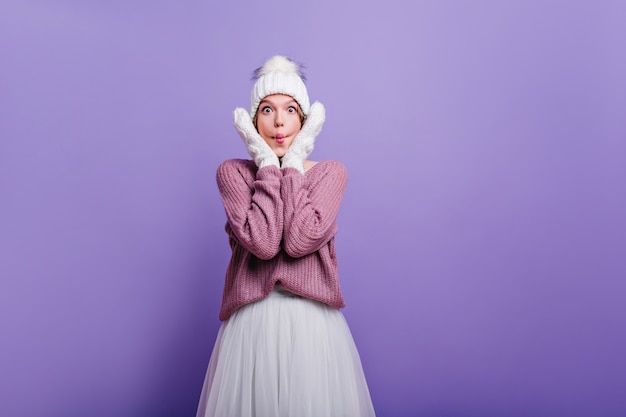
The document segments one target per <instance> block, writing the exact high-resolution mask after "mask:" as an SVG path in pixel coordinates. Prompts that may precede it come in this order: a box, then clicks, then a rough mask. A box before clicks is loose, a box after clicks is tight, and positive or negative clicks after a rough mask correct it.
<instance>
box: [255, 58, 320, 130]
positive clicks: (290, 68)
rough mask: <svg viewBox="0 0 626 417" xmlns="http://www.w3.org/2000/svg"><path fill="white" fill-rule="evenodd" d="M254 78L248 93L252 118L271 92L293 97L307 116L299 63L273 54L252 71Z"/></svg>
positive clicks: (307, 110)
mask: <svg viewBox="0 0 626 417" xmlns="http://www.w3.org/2000/svg"><path fill="white" fill-rule="evenodd" d="M254 78H255V79H256V83H255V84H254V87H252V92H251V93H250V117H252V118H254V116H255V115H256V112H257V109H258V108H259V103H261V100H263V99H264V98H265V97H267V96H269V95H271V94H286V95H288V96H291V97H293V98H294V99H295V100H296V101H297V102H298V105H299V106H300V109H301V110H302V112H303V113H304V115H305V116H308V114H309V109H310V107H311V106H310V104H309V94H308V93H307V90H306V86H305V85H304V80H305V77H304V74H303V73H302V66H301V65H300V64H298V63H297V62H295V61H292V60H291V59H289V58H287V57H285V56H282V55H275V56H273V57H271V58H270V59H268V60H267V61H265V64H263V66H262V67H260V68H257V69H256V70H255V71H254Z"/></svg>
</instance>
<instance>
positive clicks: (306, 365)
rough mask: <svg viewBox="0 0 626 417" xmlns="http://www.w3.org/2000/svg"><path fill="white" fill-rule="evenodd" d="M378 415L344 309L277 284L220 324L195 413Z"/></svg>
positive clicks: (231, 416)
mask: <svg viewBox="0 0 626 417" xmlns="http://www.w3.org/2000/svg"><path fill="white" fill-rule="evenodd" d="M374 415H375V413H374V408H373V406H372V401H371V399H370V394H369V390H368V388H367V382H366V380H365V376H364V375H363V369H362V367H361V360H360V358H359V354H358V352H357V349H356V346H355V344H354V340H353V339H352V335H351V333H350V330H349V328H348V325H347V323H346V321H345V319H344V316H343V314H342V313H341V312H340V311H339V310H337V309H334V308H332V307H329V306H327V305H325V304H322V303H319V302H316V301H311V300H308V299H305V298H302V297H298V296H295V295H294V294H292V293H290V292H287V291H285V290H283V289H282V288H280V287H278V288H276V289H274V291H272V293H271V294H270V295H269V296H268V297H266V298H265V299H263V300H261V301H258V302H255V303H252V304H249V305H247V306H244V307H242V308H240V309H239V310H238V311H237V312H235V313H234V314H233V315H232V316H231V317H230V318H229V319H228V320H226V321H225V322H224V323H223V324H222V326H221V328H220V330H219V332H218V335H217V340H216V342H215V347H214V348H213V353H212V354H211V360H210V361H209V367H208V370H207V374H206V378H205V380H204V386H203V387H202V394H201V397H200V403H199V406H198V412H197V417H208V416H212V417H213V416H216V417H283V416H284V417H330V416H333V417H334V416H345V417H362V416H363V417H364V416H374Z"/></svg>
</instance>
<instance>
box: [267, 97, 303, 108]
mask: <svg viewBox="0 0 626 417" xmlns="http://www.w3.org/2000/svg"><path fill="white" fill-rule="evenodd" d="M263 103H269V104H271V105H272V106H275V105H276V104H275V103H273V102H271V101H270V100H266V99H263V100H261V101H260V102H259V107H260V106H261V104H263ZM294 103H295V104H296V105H297V104H298V102H297V101H296V100H295V99H291V100H289V101H287V102H285V103H284V104H286V105H287V104H288V105H291V104H294Z"/></svg>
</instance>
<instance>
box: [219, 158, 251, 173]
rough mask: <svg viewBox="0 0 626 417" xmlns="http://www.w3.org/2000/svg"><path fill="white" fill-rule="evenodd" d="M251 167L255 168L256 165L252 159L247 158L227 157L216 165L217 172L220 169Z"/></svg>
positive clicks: (248, 169) (248, 168)
mask: <svg viewBox="0 0 626 417" xmlns="http://www.w3.org/2000/svg"><path fill="white" fill-rule="evenodd" d="M253 168H256V165H255V164H254V162H253V161H251V160H249V159H227V160H226V161H224V162H222V163H221V164H219V166H218V167H217V172H220V171H241V170H244V171H252V170H253Z"/></svg>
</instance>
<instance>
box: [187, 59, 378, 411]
mask: <svg viewBox="0 0 626 417" xmlns="http://www.w3.org/2000/svg"><path fill="white" fill-rule="evenodd" d="M255 78H256V83H255V85H254V87H253V89H252V93H251V100H250V102H251V106H250V111H249V112H247V111H246V110H244V109H242V108H237V109H235V111H234V120H235V127H236V129H237V131H238V132H239V135H240V136H241V137H242V139H243V141H244V143H245V145H246V147H247V149H248V152H249V154H250V156H251V157H252V161H249V160H240V159H234V160H228V161H225V162H223V163H222V164H221V165H220V166H219V168H218V171H217V183H218V188H219V191H220V194H221V196H222V201H223V203H224V208H225V210H226V217H227V224H226V232H227V233H228V236H229V242H230V246H231V249H232V257H231V260H230V263H229V265H228V269H227V272H226V282H225V285H224V294H223V299H222V306H221V310H220V320H222V321H223V323H222V326H221V328H220V330H219V333H218V336H217V341H216V343H215V347H214V349H213V353H212V355H211V360H210V362H209V367H208V371H207V375H206V379H205V381H204V386H203V389H202V395H201V398H200V404H199V406H198V412H197V416H198V417H200V416H202V417H206V416H220V417H239V416H249V417H252V416H260V417H265V416H267V417H270V416H271V417H276V416H291V417H306V416H311V417H323V416H350V417H356V416H373V415H374V409H373V406H372V402H371V399H370V395H369V391H368V388H367V383H366V380H365V377H364V375H363V370H362V366H361V362H360V359H359V355H358V352H357V350H356V347H355V345H354V341H353V339H352V336H351V334H350V330H349V329H348V326H347V324H346V322H345V319H344V317H343V315H342V313H341V312H340V311H339V310H338V309H339V308H341V307H343V306H344V301H343V297H342V294H341V289H340V287H339V281H338V273H337V260H336V253H335V246H334V235H335V233H336V232H337V225H336V223H335V220H336V217H337V213H338V211H339V206H340V204H341V200H342V198H343V193H344V190H345V187H346V184H347V172H346V169H345V167H344V166H343V165H342V164H340V163H339V162H336V161H323V162H313V161H310V160H308V159H307V158H308V156H309V155H310V153H311V152H312V150H313V146H314V142H315V138H316V136H317V135H318V134H319V132H320V130H321V128H322V125H323V123H324V120H325V110H324V107H323V106H322V104H321V103H318V102H315V103H313V104H312V105H310V104H309V97H308V92H307V89H306V86H305V85H304V82H303V76H302V73H301V71H300V67H299V66H298V65H297V64H296V63H295V62H293V61H291V60H289V59H288V58H286V57H283V56H275V57H272V58H270V59H269V60H268V61H267V62H266V63H265V64H264V65H263V67H261V68H259V69H258V70H257V71H256V72H255Z"/></svg>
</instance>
